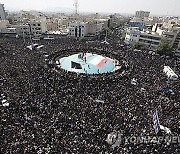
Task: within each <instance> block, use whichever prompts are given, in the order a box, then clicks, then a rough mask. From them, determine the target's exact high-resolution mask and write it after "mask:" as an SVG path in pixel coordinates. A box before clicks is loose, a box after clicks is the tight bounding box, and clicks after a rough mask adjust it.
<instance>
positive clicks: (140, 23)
mask: <svg viewBox="0 0 180 154" xmlns="http://www.w3.org/2000/svg"><path fill="white" fill-rule="evenodd" d="M128 26H129V27H138V28H139V30H141V31H142V30H143V29H144V26H145V25H144V23H143V22H133V21H130V22H129V23H128Z"/></svg>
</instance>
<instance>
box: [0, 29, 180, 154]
mask: <svg viewBox="0 0 180 154" xmlns="http://www.w3.org/2000/svg"><path fill="white" fill-rule="evenodd" d="M112 35H113V37H112V36H109V37H108V39H107V41H108V42H109V43H110V44H102V43H101V41H100V40H98V39H97V40H94V41H85V40H77V39H73V38H59V39H55V40H41V41H39V42H38V43H39V44H43V45H44V47H43V48H41V49H39V50H32V51H31V50H29V49H27V48H26V46H27V45H28V44H30V42H29V41H28V40H26V41H27V42H26V43H24V42H23V39H15V38H1V40H0V41H1V47H0V63H1V65H0V94H1V98H0V99H1V101H2V100H4V102H5V101H6V105H3V104H0V112H1V122H0V123H1V127H0V132H1V135H0V138H1V142H0V149H1V153H3V154H9V153H15V154H21V153H25V154H27V153H38V154H41V153H57V154H61V153H62V154H73V153H74V154H78V153H79V154H85V153H87V154H90V153H92V154H96V153H97V154H110V153H113V154H121V153H122V154H142V153H147V154H156V153H157V154H159V153H164V154H178V153H180V151H179V144H178V143H175V144H174V143H170V144H167V143H161V144H157V143H138V144H132V143H122V144H120V145H119V146H117V147H116V148H112V147H111V145H110V144H108V143H107V142H106V138H107V135H108V134H109V133H111V132H113V131H118V132H120V133H121V134H122V136H133V135H136V136H140V135H149V136H156V134H155V131H154V127H153V125H154V124H153V118H152V115H153V112H154V110H155V109H157V111H158V114H159V119H160V124H162V125H164V126H166V127H168V128H170V130H171V132H172V134H171V135H174V136H178V135H179V132H180V128H179V119H180V118H179V116H180V115H179V109H180V105H179V102H180V98H179V92H180V82H179V80H177V81H174V82H172V83H170V85H169V86H170V87H171V89H173V92H174V93H173V94H171V93H166V92H164V91H162V89H163V88H165V87H166V86H167V77H166V75H165V74H164V73H163V67H164V66H165V65H168V66H170V67H172V68H173V69H174V70H175V72H176V73H177V74H178V75H180V63H178V61H177V60H174V58H170V57H166V56H159V55H156V54H154V55H152V54H149V53H148V52H147V51H139V50H134V49H132V48H131V47H129V46H127V45H125V44H123V42H121V41H120V39H119V38H118V37H117V38H116V34H115V33H114V34H112ZM78 49H84V50H85V49H87V51H85V52H89V50H88V49H91V51H92V50H93V51H94V52H96V51H97V52H98V51H101V54H104V55H106V56H109V57H115V58H116V59H119V60H123V59H124V60H126V61H128V62H129V64H130V66H131V68H130V70H129V71H130V73H127V75H126V77H123V78H122V77H121V75H120V74H121V73H120V72H114V73H110V74H102V75H87V74H79V75H78V74H76V73H71V72H67V71H64V70H58V71H56V70H55V69H54V68H53V66H52V65H51V63H50V60H49V59H50V57H52V56H51V55H53V54H54V53H58V54H59V55H61V56H66V55H67V54H68V55H70V54H71V53H70V51H71V50H72V51H77V52H78ZM66 51H69V52H68V53H67V52H66ZM47 55H48V57H47ZM48 58H49V59H48ZM133 78H134V79H136V81H137V84H135V85H133V84H131V80H132V79H133ZM142 89H143V91H142ZM97 100H101V101H97ZM7 103H8V104H7Z"/></svg>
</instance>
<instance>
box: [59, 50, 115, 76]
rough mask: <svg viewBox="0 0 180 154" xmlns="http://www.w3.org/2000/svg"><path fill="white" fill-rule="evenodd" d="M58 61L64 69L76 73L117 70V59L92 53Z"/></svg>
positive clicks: (79, 54)
mask: <svg viewBox="0 0 180 154" xmlns="http://www.w3.org/2000/svg"><path fill="white" fill-rule="evenodd" d="M57 63H59V64H60V65H59V67H61V68H62V69H64V70H67V71H70V72H76V73H85V74H102V73H109V72H113V71H115V60H113V59H110V58H108V57H103V56H101V55H97V54H92V53H78V54H74V55H71V56H69V57H63V58H61V59H59V61H58V62H57Z"/></svg>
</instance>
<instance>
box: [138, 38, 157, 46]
mask: <svg viewBox="0 0 180 154" xmlns="http://www.w3.org/2000/svg"><path fill="white" fill-rule="evenodd" d="M139 42H143V43H149V44H154V45H158V44H159V42H153V41H148V40H143V39H139Z"/></svg>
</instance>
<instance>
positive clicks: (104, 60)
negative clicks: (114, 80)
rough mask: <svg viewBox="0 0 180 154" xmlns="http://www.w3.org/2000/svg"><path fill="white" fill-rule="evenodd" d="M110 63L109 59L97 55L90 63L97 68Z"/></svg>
mask: <svg viewBox="0 0 180 154" xmlns="http://www.w3.org/2000/svg"><path fill="white" fill-rule="evenodd" d="M108 61H109V58H105V57H103V56H100V55H97V56H95V57H94V58H93V59H92V60H91V61H90V62H89V63H91V64H93V65H95V66H97V67H103V66H104V65H105V63H107V62H108Z"/></svg>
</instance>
